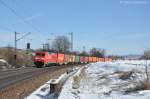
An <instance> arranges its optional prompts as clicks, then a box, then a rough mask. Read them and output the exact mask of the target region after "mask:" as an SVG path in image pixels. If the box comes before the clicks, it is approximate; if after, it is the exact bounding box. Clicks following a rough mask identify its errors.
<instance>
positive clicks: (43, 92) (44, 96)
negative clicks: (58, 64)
mask: <svg viewBox="0 0 150 99" xmlns="http://www.w3.org/2000/svg"><path fill="white" fill-rule="evenodd" d="M78 70H79V68H78V67H76V68H73V69H67V70H66V73H64V74H62V75H60V76H59V78H58V79H50V80H49V81H48V82H46V83H45V84H44V85H42V86H41V87H40V88H38V89H37V90H35V91H34V92H33V93H31V94H30V95H29V96H27V97H25V99H56V97H57V95H58V94H59V91H60V90H61V88H60V89H59V90H58V89H56V90H55V91H54V89H51V88H52V87H51V85H52V84H53V83H58V84H60V85H61V86H60V87H62V85H63V84H64V83H65V82H66V80H67V79H68V78H69V77H70V76H72V75H73V74H75V73H76V72H77V71H78ZM51 91H54V92H53V93H51Z"/></svg>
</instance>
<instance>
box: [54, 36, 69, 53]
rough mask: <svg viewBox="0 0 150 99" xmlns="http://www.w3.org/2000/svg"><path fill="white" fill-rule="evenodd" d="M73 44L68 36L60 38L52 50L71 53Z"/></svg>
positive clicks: (55, 41) (57, 38)
mask: <svg viewBox="0 0 150 99" xmlns="http://www.w3.org/2000/svg"><path fill="white" fill-rule="evenodd" d="M70 46H71V43H70V41H69V39H68V38H67V37H66V36H58V37H56V39H55V40H54V41H53V43H52V48H53V49H54V50H56V51H58V52H69V49H70Z"/></svg>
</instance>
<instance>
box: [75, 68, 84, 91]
mask: <svg viewBox="0 0 150 99" xmlns="http://www.w3.org/2000/svg"><path fill="white" fill-rule="evenodd" d="M85 69H86V67H84V68H82V69H81V71H80V74H79V75H75V76H73V83H72V88H73V89H77V88H79V87H80V81H81V79H83V78H84V77H86V72H85Z"/></svg>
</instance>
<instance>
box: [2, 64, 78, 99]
mask: <svg viewBox="0 0 150 99" xmlns="http://www.w3.org/2000/svg"><path fill="white" fill-rule="evenodd" d="M78 66H79V65H78ZM80 66H81V65H80ZM72 67H74V66H57V67H52V68H51V69H49V70H47V71H46V72H42V73H40V74H38V72H35V73H33V74H32V77H30V78H28V79H24V80H21V81H19V82H17V83H15V84H13V85H10V86H9V87H7V88H4V89H1V90H0V99H22V98H23V97H25V96H28V95H29V94H30V93H32V92H33V91H34V90H36V89H37V88H39V87H40V86H41V85H43V84H44V83H45V82H47V81H48V80H49V79H56V78H58V77H59V76H60V75H61V74H64V73H65V72H66V71H67V70H68V69H70V68H72ZM14 79H15V78H14ZM16 79H17V78H16Z"/></svg>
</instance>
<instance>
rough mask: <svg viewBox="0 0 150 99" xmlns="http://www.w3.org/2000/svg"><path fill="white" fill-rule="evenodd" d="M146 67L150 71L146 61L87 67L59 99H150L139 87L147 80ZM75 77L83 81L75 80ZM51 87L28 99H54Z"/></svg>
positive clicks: (65, 88) (147, 93) (71, 80)
mask: <svg viewBox="0 0 150 99" xmlns="http://www.w3.org/2000/svg"><path fill="white" fill-rule="evenodd" d="M146 64H147V65H148V66H149V67H150V61H148V62H147V63H146V62H145V61H144V60H141V61H121V60H120V61H114V62H105V63H104V62H98V63H91V64H88V65H86V66H85V69H84V70H81V69H80V70H78V72H76V73H75V74H74V75H73V76H71V77H70V78H69V79H68V80H67V81H66V83H65V84H64V86H63V88H62V91H61V93H60V95H59V97H58V99H150V90H143V89H142V88H141V86H140V85H141V82H143V81H144V80H145V78H146V75H145V65H146ZM81 71H82V72H81ZM76 76H78V77H79V78H80V80H79V79H75V77H76ZM80 76H81V77H80ZM76 80H77V81H76ZM49 83H50V81H49V82H47V83H46V84H45V85H43V86H41V87H40V88H39V89H37V90H36V91H35V92H33V93H32V94H31V95H30V96H28V97H27V99H54V98H53V95H50V94H49V90H50V86H49ZM75 86H76V87H75ZM137 86H139V87H137ZM137 88H141V89H137ZM135 89H136V90H135Z"/></svg>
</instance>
